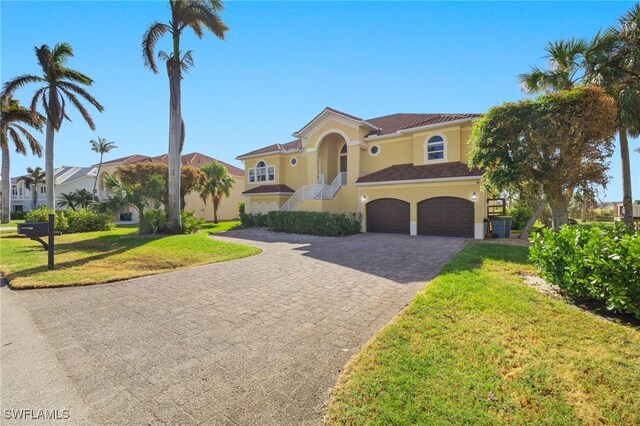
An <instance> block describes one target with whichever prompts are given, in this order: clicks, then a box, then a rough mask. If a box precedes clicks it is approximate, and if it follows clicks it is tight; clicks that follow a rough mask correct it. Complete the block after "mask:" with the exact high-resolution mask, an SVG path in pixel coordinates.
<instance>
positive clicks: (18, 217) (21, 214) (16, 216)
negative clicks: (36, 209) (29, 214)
mask: <svg viewBox="0 0 640 426" xmlns="http://www.w3.org/2000/svg"><path fill="white" fill-rule="evenodd" d="M25 214H26V213H25V212H11V213H10V218H11V220H22V219H24V216H25Z"/></svg>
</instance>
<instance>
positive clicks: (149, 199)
mask: <svg viewBox="0 0 640 426" xmlns="http://www.w3.org/2000/svg"><path fill="white" fill-rule="evenodd" d="M105 188H106V190H107V192H108V194H109V195H108V196H107V199H106V200H105V201H104V202H102V203H100V204H99V205H98V210H101V211H104V212H110V213H114V214H115V213H118V212H119V211H120V210H121V209H122V208H123V207H127V206H131V207H133V208H134V209H135V210H136V211H137V212H138V216H139V217H140V226H141V227H142V225H143V222H144V212H145V209H146V208H147V207H148V206H149V205H152V206H154V208H156V209H157V208H159V207H160V205H161V203H162V196H163V194H164V191H165V185H164V181H163V179H162V177H160V176H158V175H151V176H149V177H148V179H147V181H146V182H145V183H144V184H142V183H136V184H134V185H130V184H127V183H122V182H120V181H119V180H118V178H116V177H115V176H114V175H108V176H107V177H106V179H105Z"/></svg>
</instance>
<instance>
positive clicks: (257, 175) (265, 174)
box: [249, 161, 276, 183]
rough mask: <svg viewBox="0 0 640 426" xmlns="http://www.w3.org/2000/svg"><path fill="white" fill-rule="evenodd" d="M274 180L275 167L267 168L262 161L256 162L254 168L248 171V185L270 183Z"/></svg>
mask: <svg viewBox="0 0 640 426" xmlns="http://www.w3.org/2000/svg"><path fill="white" fill-rule="evenodd" d="M275 179H276V168H275V166H267V163H265V162H264V161H258V163H257V164H256V167H255V168H253V169H249V183H254V182H272V181H274V180H275Z"/></svg>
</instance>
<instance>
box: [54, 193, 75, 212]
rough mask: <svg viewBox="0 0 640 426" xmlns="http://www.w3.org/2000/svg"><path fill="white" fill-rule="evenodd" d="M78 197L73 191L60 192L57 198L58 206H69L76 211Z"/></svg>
mask: <svg viewBox="0 0 640 426" xmlns="http://www.w3.org/2000/svg"><path fill="white" fill-rule="evenodd" d="M77 203H78V198H77V195H76V193H75V192H69V193H66V194H65V193H64V192H63V193H61V194H60V199H59V200H58V207H69V208H70V209H71V210H73V211H76V205H77Z"/></svg>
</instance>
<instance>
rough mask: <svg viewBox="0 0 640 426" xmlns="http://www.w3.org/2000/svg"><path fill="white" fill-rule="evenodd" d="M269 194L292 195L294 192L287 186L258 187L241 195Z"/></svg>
mask: <svg viewBox="0 0 640 426" xmlns="http://www.w3.org/2000/svg"><path fill="white" fill-rule="evenodd" d="M270 192H288V193H292V194H293V193H294V192H295V191H294V190H293V189H291V188H289V187H288V186H287V185H260V186H257V187H255V188H251V189H250V190H248V191H244V192H243V194H267V193H270Z"/></svg>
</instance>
